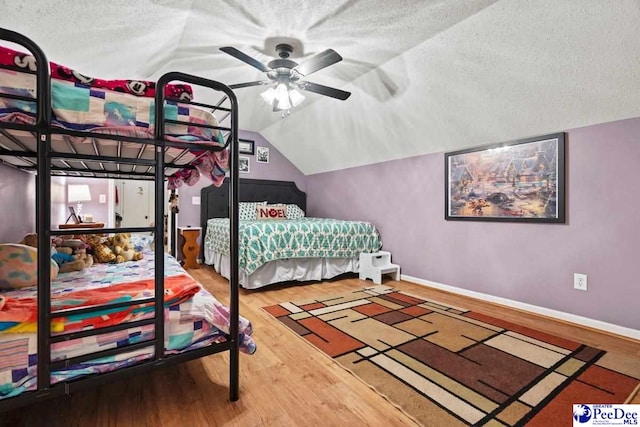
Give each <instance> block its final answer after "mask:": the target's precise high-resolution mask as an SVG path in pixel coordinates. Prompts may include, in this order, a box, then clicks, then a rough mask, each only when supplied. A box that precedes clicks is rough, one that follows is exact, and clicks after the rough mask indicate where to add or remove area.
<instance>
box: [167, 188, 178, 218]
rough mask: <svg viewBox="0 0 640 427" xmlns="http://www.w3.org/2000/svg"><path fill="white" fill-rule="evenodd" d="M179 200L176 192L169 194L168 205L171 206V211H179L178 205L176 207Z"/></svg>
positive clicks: (175, 212)
mask: <svg viewBox="0 0 640 427" xmlns="http://www.w3.org/2000/svg"><path fill="white" fill-rule="evenodd" d="M179 202H180V199H179V197H178V195H177V194H175V193H174V194H171V195H170V196H169V207H170V208H171V213H174V214H177V213H179V212H180V207H178V204H179Z"/></svg>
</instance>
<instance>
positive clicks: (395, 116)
mask: <svg viewBox="0 0 640 427" xmlns="http://www.w3.org/2000/svg"><path fill="white" fill-rule="evenodd" d="M0 10H2V13H0V26H2V27H5V28H9V29H12V30H15V31H18V32H21V33H23V34H25V35H27V36H28V37H30V38H32V39H33V40H34V41H36V42H37V43H39V44H40V45H41V46H42V48H43V49H44V50H45V52H46V53H47V55H48V57H49V59H50V60H53V61H56V62H58V63H63V64H66V65H69V66H71V67H73V68H76V69H78V70H79V71H81V72H84V73H85V74H88V75H94V76H100V77H104V78H140V79H143V78H144V79H154V78H157V77H159V76H160V75H161V74H162V73H164V72H166V71H174V70H177V71H183V72H187V73H192V74H196V75H200V76H203V77H207V78H211V79H215V80H219V81H221V82H224V83H227V84H232V83H239V82H245V81H251V80H260V79H262V78H263V75H262V74H261V73H260V72H259V71H258V70H255V69H253V68H251V67H249V66H247V65H246V64H243V63H242V62H240V61H238V60H236V59H234V58H232V57H230V56H229V55H226V54H224V53H222V52H220V51H219V50H218V48H219V47H222V46H233V47H236V48H238V49H240V50H242V51H243V52H246V53H248V54H249V55H251V56H253V57H255V58H256V59H258V60H260V61H262V62H265V63H266V62H268V61H269V60H270V59H272V58H273V57H274V56H275V52H271V51H267V50H266V47H265V40H267V39H268V38H270V37H283V36H286V37H295V38H297V39H299V40H300V41H301V42H302V44H303V48H304V52H303V56H302V57H301V58H297V59H296V60H297V61H298V62H303V61H304V60H305V59H306V58H309V57H311V56H312V55H313V54H315V53H318V52H320V51H322V50H324V49H327V48H333V49H335V50H336V51H338V52H339V53H340V54H341V55H342V56H343V57H344V61H342V62H340V63H338V64H336V65H333V66H331V67H329V68H326V69H324V70H321V71H318V72H317V73H316V74H314V76H313V79H311V80H312V81H314V82H316V83H320V84H323V85H327V86H333V87H337V88H340V89H343V90H347V91H350V92H352V93H353V94H352V96H351V97H350V98H349V99H348V100H347V101H344V102H342V101H337V100H334V99H331V98H326V97H322V96H319V95H316V94H313V93H308V92H305V95H306V96H307V99H306V100H305V102H304V103H303V104H302V105H300V106H299V107H296V108H295V109H293V110H291V114H290V115H289V116H288V117H286V118H281V117H280V115H279V114H278V113H273V112H271V109H270V107H269V106H267V105H266V104H265V103H264V102H262V100H261V99H260V92H261V91H263V90H264V88H262V87H252V88H245V89H238V90H237V91H236V93H237V95H238V98H239V102H240V127H241V128H243V129H247V130H252V131H258V132H261V133H262V134H263V135H264V136H265V137H266V138H267V139H269V141H270V142H271V143H272V144H273V145H274V146H275V147H277V148H278V149H279V150H280V151H281V152H282V153H283V154H284V155H285V156H286V157H287V158H288V159H289V160H291V161H292V162H293V163H294V164H295V165H296V166H297V167H298V168H299V169H300V170H301V171H302V172H304V173H305V174H314V173H320V172H325V171H331V170H338V169H343V168H348V167H353V166H358V165H366V164H371V163H376V162H382V161H386V160H391V159H399V158H404V157H409V156H415V155H420V154H427V153H434V152H441V151H450V150H455V149H460V148H466V147H471V146H475V145H481V144H486V143H492V142H501V141H508V140H513V139H518V138H523V137H526V136H532V135H539V134H544V133H547V132H555V131H561V130H564V129H568V128H573V127H579V126H584V125H589V124H594V123H602V122H607V121H612V120H618V119H624V118H629V117H636V116H640V1H639V0H612V1H602V0H529V1H527V0H499V1H497V0H474V1H468V0H385V1H383V0H323V1H321V2H320V1H304V0H298V1H287V0H270V1H262V0H249V1H244V0H237V1H233V0H219V1H211V0H191V1H188V0H145V1H135V2H134V1H129V0H110V1H109V2H95V1H91V0H68V1H62V0H61V1H55V2H49V1H47V2H44V1H39V2H36V1H33V0H0ZM196 96H198V93H196ZM201 99H202V98H201ZM205 100H206V99H205Z"/></svg>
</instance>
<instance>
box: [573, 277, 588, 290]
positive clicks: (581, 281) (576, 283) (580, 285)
mask: <svg viewBox="0 0 640 427" xmlns="http://www.w3.org/2000/svg"><path fill="white" fill-rule="evenodd" d="M573 287H574V288H575V289H579V290H581V291H586V290H587V275H586V274H580V273H573Z"/></svg>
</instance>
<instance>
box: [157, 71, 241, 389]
mask: <svg viewBox="0 0 640 427" xmlns="http://www.w3.org/2000/svg"><path fill="white" fill-rule="evenodd" d="M171 81H182V82H185V83H189V84H193V85H196V86H202V87H206V88H210V89H213V90H216V91H218V92H222V93H223V94H224V96H225V97H226V98H227V99H228V100H229V103H230V105H231V106H230V108H229V109H228V110H229V111H228V114H229V115H230V117H231V125H230V127H228V128H222V129H225V130H228V131H229V132H230V135H229V138H228V139H227V140H226V141H225V144H224V146H223V147H222V149H225V148H227V147H228V146H229V145H230V147H229V148H230V157H229V170H230V186H229V218H230V232H231V236H230V237H231V244H230V253H231V276H230V280H229V323H230V324H229V340H230V345H231V347H230V349H229V400H230V401H232V402H235V401H237V400H238V397H239V396H238V395H239V361H240V352H239V350H240V347H239V345H240V343H239V341H238V333H239V326H238V322H239V317H240V316H239V310H240V307H239V277H238V200H239V197H238V184H239V174H238V154H239V153H238V99H237V98H236V95H235V93H233V91H232V90H231V88H229V87H228V86H227V85H225V84H222V83H220V82H217V81H214V80H209V79H205V78H202V77H197V76H193V75H190V74H185V73H180V72H169V73H166V74H164V75H162V76H161V77H160V78H159V79H158V82H157V84H156V98H155V109H156V114H155V117H156V127H155V137H156V140H158V141H163V142H164V141H165V125H166V123H167V122H168V121H167V120H166V119H165V116H164V101H165V86H166V85H167V84H168V83H169V82H171ZM223 101H224V99H223ZM223 101H221V102H220V103H218V105H217V106H208V107H211V108H212V110H213V111H215V110H216V109H218V110H221V109H222V108H221V107H220V104H221V103H222V102H223ZM204 105H206V104H200V106H204ZM225 111H226V109H225ZM199 148H200V149H205V150H219V149H220V147H214V146H212V145H208V144H202V145H201V146H200V147H199ZM162 190H163V188H162V183H158V182H157V181H156V194H163V197H164V193H162ZM161 208H162V205H156V209H158V211H157V212H156V217H158V218H160V217H162V212H161V211H160V209H161ZM161 222H164V221H161ZM156 225H157V224H156ZM162 235H163V234H158V236H162ZM161 240H162V239H156V251H158V250H159V247H160V242H161ZM156 274H158V272H157V271H156ZM156 284H157V282H156Z"/></svg>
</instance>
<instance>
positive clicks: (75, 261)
mask: <svg viewBox="0 0 640 427" xmlns="http://www.w3.org/2000/svg"><path fill="white" fill-rule="evenodd" d="M20 244H23V245H27V246H32V247H34V248H37V247H38V235H37V234H36V233H29V234H27V235H26V236H24V238H23V239H22V240H21V241H20ZM51 259H53V260H54V261H55V262H56V264H57V265H58V267H59V269H58V273H68V272H70V271H80V270H84V268H85V267H86V266H87V265H86V263H85V261H84V257H81V256H79V255H78V256H74V255H73V249H71V248H70V247H64V246H61V247H58V248H56V247H55V246H53V245H52V246H51ZM91 264H93V262H91Z"/></svg>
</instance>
